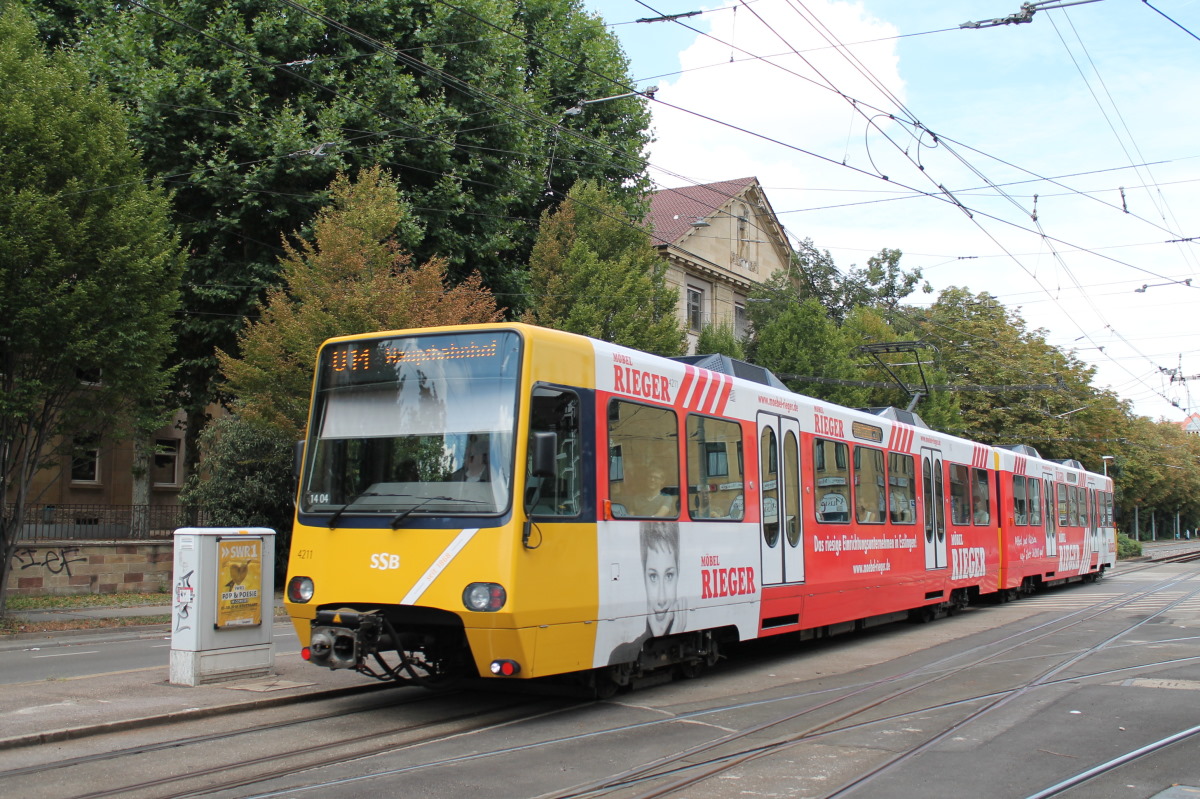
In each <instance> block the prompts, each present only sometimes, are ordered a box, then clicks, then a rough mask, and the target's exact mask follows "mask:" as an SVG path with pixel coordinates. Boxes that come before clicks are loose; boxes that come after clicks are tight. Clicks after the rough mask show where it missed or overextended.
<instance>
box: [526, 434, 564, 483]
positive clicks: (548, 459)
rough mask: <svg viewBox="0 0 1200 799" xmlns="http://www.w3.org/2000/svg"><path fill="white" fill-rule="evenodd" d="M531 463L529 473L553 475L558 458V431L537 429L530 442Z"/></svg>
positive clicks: (540, 475)
mask: <svg viewBox="0 0 1200 799" xmlns="http://www.w3.org/2000/svg"><path fill="white" fill-rule="evenodd" d="M530 445H531V448H532V452H531V453H530V455H531V458H532V463H531V464H530V468H529V473H530V474H532V475H533V476H534V477H554V472H555V466H556V465H557V460H558V433H555V432H551V431H544V430H543V431H538V432H536V433H534V434H533V441H531V442H530Z"/></svg>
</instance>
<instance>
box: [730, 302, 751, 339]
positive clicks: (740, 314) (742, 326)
mask: <svg viewBox="0 0 1200 799" xmlns="http://www.w3.org/2000/svg"><path fill="white" fill-rule="evenodd" d="M748 324H749V322H748V320H747V319H746V306H745V305H741V304H740V303H739V304H735V305H734V306H733V335H735V336H737V338H738V341H741V340H742V339H744V338H745V337H746V327H747V325H748Z"/></svg>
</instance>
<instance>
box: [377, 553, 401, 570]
mask: <svg viewBox="0 0 1200 799" xmlns="http://www.w3.org/2000/svg"><path fill="white" fill-rule="evenodd" d="M371 568H372V569H379V570H381V571H386V570H388V569H399V568H400V556H399V555H393V554H391V553H389V552H377V553H375V554H374V555H372V556H371Z"/></svg>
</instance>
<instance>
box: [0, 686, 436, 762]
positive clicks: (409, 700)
mask: <svg viewBox="0 0 1200 799" xmlns="http://www.w3.org/2000/svg"><path fill="white" fill-rule="evenodd" d="M449 694H450V692H442V693H438V694H434V693H432V692H431V693H425V694H416V695H410V696H406V697H404V698H402V699H393V700H391V701H388V702H385V703H383V704H379V705H372V706H369V707H361V708H355V709H351V710H336V711H332V712H328V713H318V714H315V715H311V716H304V717H302V718H296V719H290V720H287V721H280V722H273V723H270V724H256V725H254V726H251V727H245V728H242V729H238V730H233V731H229V732H217V733H208V734H205V735H192V736H187V737H184V738H172V739H168V740H163V741H156V742H154V743H149V744H139V745H137V746H129V747H124V748H122V749H114V750H112V751H108V752H98V753H96V754H91V755H81V756H79V757H71V758H63V759H59V760H55V761H54V762H52V763H41V764H38V765H32V766H22V767H20V768H14V769H7V770H4V771H0V780H3V779H7V778H12V777H19V776H23V775H28V774H40V773H43V772H48V771H54V770H56V769H62V768H67V767H70V766H83V765H87V764H89V763H102V762H104V761H109V760H117V759H119V758H122V757H133V756H135V755H143V754H147V753H149V752H158V751H162V750H164V749H174V748H177V747H181V746H195V745H198V744H204V743H212V742H216V741H227V740H232V739H234V738H237V737H240V736H243V735H253V734H255V733H260V732H267V731H276V730H281V729H286V728H288V727H294V726H298V725H301V724H313V723H317V722H321V721H328V720H330V719H339V718H346V717H347V716H353V715H357V714H360V713H373V712H377V711H383V710H390V709H392V708H397V707H405V706H408V705H414V704H421V703H425V702H430V701H433V700H434V699H437V698H442V697H445V696H447V695H449ZM233 712H242V711H241V710H236V709H235V711H233ZM191 722H192V720H191V719H182V720H180V721H177V722H175V723H176V724H188V723H191ZM165 729H169V725H168V726H166V727H165ZM99 734H107V733H99Z"/></svg>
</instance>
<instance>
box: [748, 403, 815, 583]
mask: <svg viewBox="0 0 1200 799" xmlns="http://www.w3.org/2000/svg"><path fill="white" fill-rule="evenodd" d="M758 469H759V471H758V484H759V491H760V492H761V493H760V496H759V501H760V504H759V507H760V508H762V536H761V538H760V539H759V542H760V545H761V547H762V579H761V583H762V584H763V585H775V584H779V583H795V582H800V581H802V580H803V579H804V538H803V528H802V527H801V513H800V425H799V423H798V422H797V421H796V420H795V419H788V418H785V417H781V416H776V415H774V414H769V413H763V414H759V416H758Z"/></svg>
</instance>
